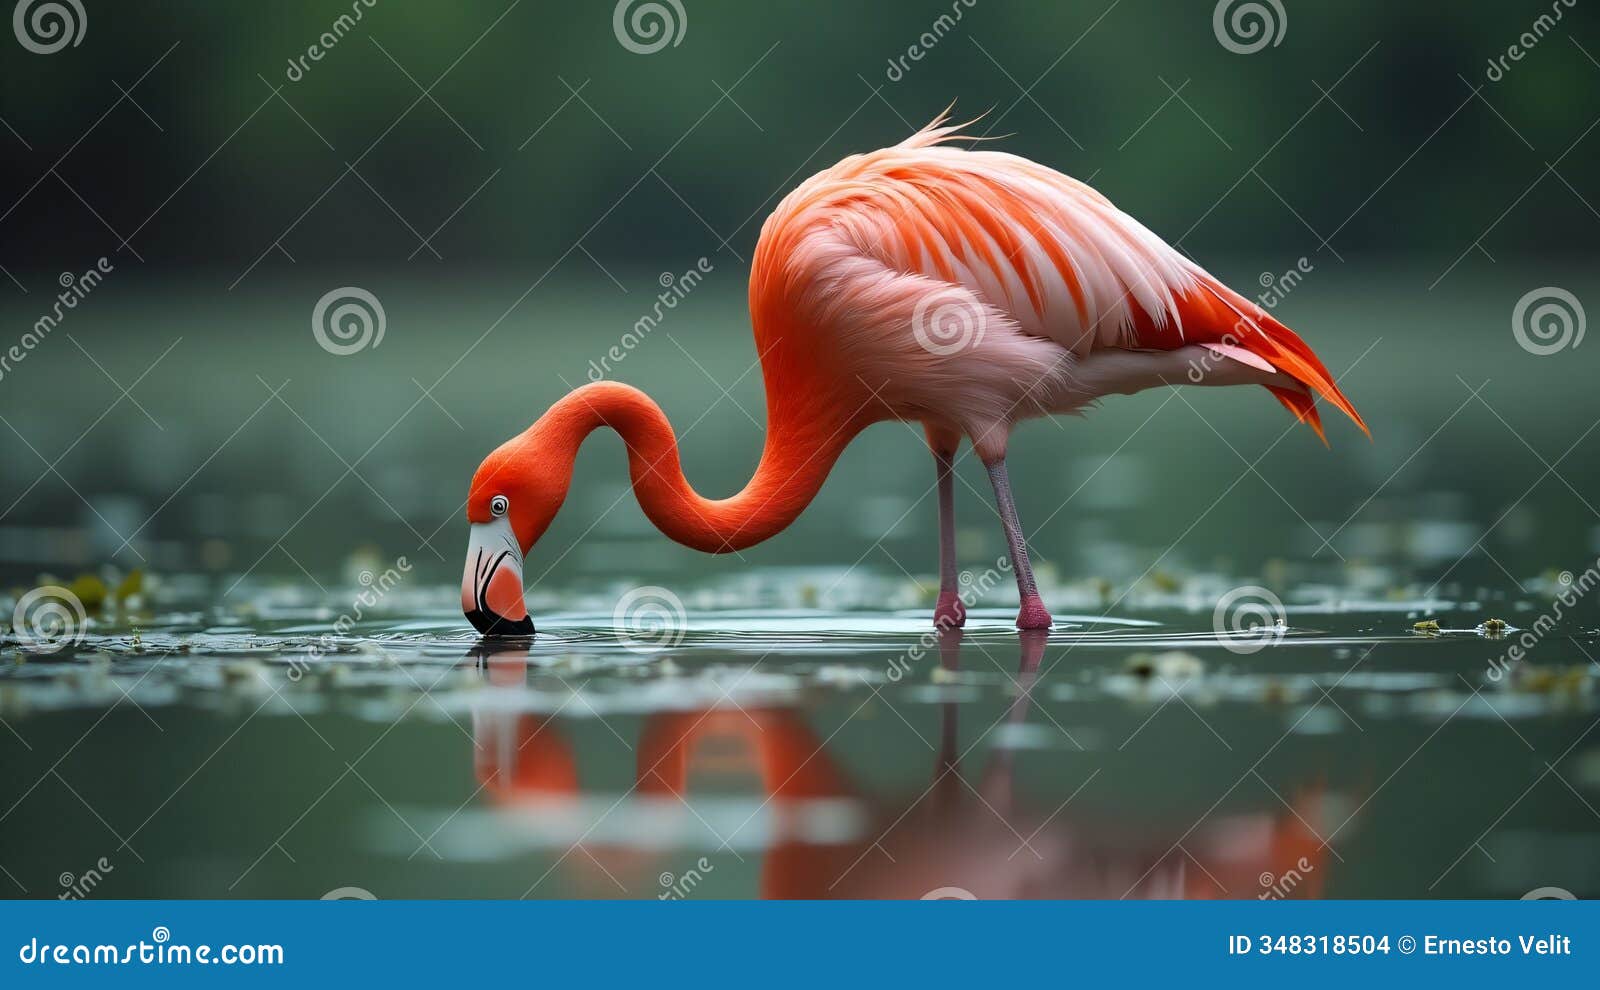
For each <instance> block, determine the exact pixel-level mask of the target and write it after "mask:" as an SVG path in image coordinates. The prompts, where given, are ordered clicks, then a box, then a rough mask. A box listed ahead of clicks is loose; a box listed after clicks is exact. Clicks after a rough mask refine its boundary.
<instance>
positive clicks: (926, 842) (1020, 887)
mask: <svg viewBox="0 0 1600 990" xmlns="http://www.w3.org/2000/svg"><path fill="white" fill-rule="evenodd" d="M962 636H963V634H962V631H961V630H960V629H949V630H945V631H942V632H941V633H940V638H939V662H940V664H941V666H943V667H944V668H945V669H947V670H949V671H952V672H953V671H957V670H959V669H960V667H961V648H962ZM1045 644H1046V634H1045V633H1043V632H1028V631H1025V632H1023V633H1021V643H1020V645H1021V650H1020V653H1021V661H1020V665H1019V672H1018V675H1017V678H1016V689H1017V691H1016V697H1015V699H1014V700H1013V701H1012V702H1011V704H1010V706H1009V707H1008V708H1007V710H1006V712H1005V714H1004V716H1003V718H1002V720H1001V722H998V723H996V726H999V725H1000V724H1006V725H1010V726H1017V727H1020V726H1023V725H1025V724H1026V723H1027V721H1028V715H1029V713H1030V711H1031V709H1032V706H1033V691H1034V688H1035V685H1036V682H1037V679H1038V670H1039V664H1040V661H1041V658H1042V656H1043V653H1044V648H1045ZM528 649H529V647H528V646H521V647H517V648H512V649H507V650H502V651H497V652H486V653H483V654H480V657H479V666H480V669H481V670H482V671H483V673H484V677H485V679H486V680H487V681H488V682H489V683H490V684H492V685H501V686H505V687H518V688H520V687H521V686H522V684H523V683H524V678H525V677H526V667H527V650H528ZM940 705H941V712H940V733H939V737H938V740H937V743H936V755H935V758H934V761H933V768H932V773H931V776H930V778H929V779H926V780H924V781H923V782H921V783H919V784H917V785H916V786H914V787H911V788H908V789H907V791H908V793H902V794H899V795H897V796H889V795H884V794H882V793H880V792H879V791H878V789H877V788H875V787H873V786H870V785H864V784H862V783H860V782H858V781H856V780H854V779H852V777H851V775H850V774H849V773H848V772H847V771H846V770H845V769H844V768H842V767H840V766H839V765H838V764H837V762H836V761H835V759H834V757H833V755H832V754H830V752H829V749H828V746H827V743H826V740H824V739H822V738H820V737H819V736H818V735H817V733H816V732H815V731H814V730H813V729H812V728H811V726H810V725H809V724H808V723H807V722H806V720H805V718H804V717H802V715H801V713H800V711H799V710H797V709H796V708H795V707H787V706H764V707H748V708H738V707H732V706H729V707H712V708H705V709H700V710H690V711H681V712H659V713H655V714H652V715H650V716H648V717H647V718H646V719H645V720H644V724H643V727H642V729H641V730H640V733H639V739H638V744H637V746H636V747H635V753H636V767H635V779H634V790H633V797H634V799H636V800H639V801H644V802H650V801H655V802H657V803H658V804H665V805H670V806H672V807H673V808H674V809H676V811H677V812H681V814H682V815H683V816H690V817H693V818H698V814H697V813H696V812H695V810H694V809H693V807H692V805H691V803H690V797H691V790H692V789H694V788H697V787H704V786H707V785H708V784H710V783H712V782H716V783H718V784H723V785H725V784H729V783H730V782H738V783H740V784H744V785H746V786H747V788H748V790H749V791H750V792H754V793H757V794H759V795H760V796H761V798H762V799H763V803H762V807H761V811H762V813H764V814H765V815H766V816H767V821H768V823H769V824H768V826H767V827H765V828H764V830H763V839H764V851H763V858H762V860H761V863H760V895H761V896H762V897H767V898H778V899H819V898H920V897H925V896H929V895H932V896H958V897H967V896H971V897H976V898H983V899H998V898H1036V897H1050V898H1123V897H1131V898H1222V897H1232V898H1248V897H1262V898H1266V897H1274V898H1276V897H1295V898H1303V897H1317V896H1320V895H1321V893H1322V891H1323V889H1324V887H1325V884H1326V881H1327V874H1328V872H1329V871H1330V865H1329V863H1328V850H1327V848H1326V846H1325V845H1324V844H1323V842H1322V841H1321V839H1320V838H1319V836H1318V834H1317V830H1316V829H1314V828H1313V826H1312V824H1311V823H1312V822H1316V821H1318V819H1319V818H1321V817H1322V806H1323V803H1324V801H1325V800H1326V797H1325V793H1324V788H1323V786H1322V785H1321V783H1320V782H1313V783H1310V784H1308V785H1306V786H1305V787H1303V788H1301V789H1300V790H1299V791H1297V792H1296V793H1295V794H1293V795H1289V796H1288V797H1289V801H1288V805H1279V807H1278V808H1277V810H1275V811H1265V812H1248V813H1242V814H1235V815H1232V816H1221V815H1214V816H1211V817H1208V818H1207V819H1205V820H1204V821H1203V822H1202V823H1201V825H1200V826H1199V827H1191V821H1189V820H1184V821H1168V822H1161V823H1151V824H1149V825H1141V824H1140V823H1130V822H1128V821H1126V820H1122V819H1114V818H1112V817H1110V816H1101V817H1098V818H1097V817H1096V816H1095V815H1094V814H1093V813H1090V812H1086V811H1081V810H1079V809H1080V808H1081V807H1083V806H1087V805H1088V804H1089V803H1090V802H1084V805H1083V806H1080V805H1077V804H1076V802H1075V801H1073V800H1072V799H1071V798H1069V799H1067V800H1066V801H1064V802H1060V803H1057V802H1054V801H1052V802H1047V803H1044V804H1039V803H1036V802H1030V801H1029V800H1028V799H1027V798H1026V797H1025V796H1024V794H1023V793H1022V792H1021V789H1019V788H1018V787H1017V784H1016V758H1017V757H1016V752H1017V751H1016V749H1015V748H1014V747H1010V746H990V747H988V754H987V756H986V758H985V760H984V762H983V764H982V765H981V766H980V767H978V768H977V770H976V772H968V771H967V770H966V769H965V768H964V766H963V764H964V762H965V757H966V755H967V752H969V751H970V750H971V749H975V748H977V747H975V746H970V745H969V749H968V750H966V751H964V750H963V749H962V747H961V744H960V739H959V734H958V722H959V715H960V712H959V709H960V705H959V703H957V702H955V701H944V702H941V703H940ZM473 726H474V735H475V737H476V741H477V744H478V745H477V753H476V756H475V769H476V772H477V777H478V780H479V782H480V783H481V784H482V785H483V790H484V792H485V794H486V795H487V796H488V799H489V800H490V801H492V802H494V803H495V804H497V805H501V806H515V807H518V808H522V809H526V808H529V807H532V808H534V809H536V810H538V809H543V810H544V811H546V812H548V813H558V811H557V809H559V808H561V807H563V806H566V807H575V806H576V805H577V803H578V799H579V797H580V793H581V792H580V784H579V776H578V773H577V769H576V761H575V759H574V756H573V752H572V748H571V745H570V743H569V742H568V741H567V739H566V738H565V736H564V735H563V733H562V731H561V727H560V725H559V723H558V721H557V720H555V719H553V718H544V717H540V716H534V715H529V714H525V713H524V714H515V713H509V712H501V711H491V710H485V711H481V712H478V713H477V714H475V716H474V719H473ZM991 728H992V727H991ZM989 734H990V733H988V732H985V733H984V735H985V736H988V735H989ZM1064 763H1066V764H1070V766H1064V767H1063V769H1062V775H1063V783H1064V784H1065V790H1064V791H1062V793H1063V794H1067V793H1070V794H1073V795H1074V797H1075V796H1076V791H1077V790H1081V789H1086V788H1087V786H1088V785H1089V783H1090V781H1091V780H1092V775H1091V774H1092V772H1091V771H1090V770H1089V769H1088V768H1087V767H1086V766H1085V765H1084V763H1085V761H1070V760H1068V761H1064ZM1074 775H1075V776H1074ZM819 808H826V809H831V810H832V811H834V812H837V810H838V809H840V808H852V809H855V810H856V812H857V813H856V814H854V815H853V816H851V817H850V820H851V821H852V823H853V825H852V827H851V828H850V829H849V830H847V831H841V829H839V828H837V827H835V828H831V829H830V828H825V827H824V828H819V827H817V822H818V820H819V816H818V814H817V812H818V809H819ZM702 824H704V822H703V820H702ZM641 838H643V837H641ZM729 838H730V839H731V838H732V837H731V836H730V837H729ZM575 848H577V847H575ZM582 853H583V855H570V856H568V857H567V860H568V862H570V863H573V864H577V868H578V869H579V870H580V872H585V873H592V872H595V871H598V872H603V873H604V874H606V876H607V877H608V878H609V879H608V880H606V882H605V883H604V884H602V885H601V886H599V887H598V888H597V889H598V892H599V893H600V894H602V895H603V896H619V895H620V893H621V892H622V891H626V892H629V893H633V894H637V893H640V892H643V891H653V890H654V887H655V883H654V880H653V876H654V871H655V870H656V869H657V868H658V867H660V866H663V865H671V863H672V862H676V861H677V860H679V859H681V858H682V853H681V851H680V852H678V853H676V854H663V853H662V851H661V850H660V848H659V843H654V842H644V841H640V842H636V843H633V844H627V843H619V842H616V841H611V842H601V841H595V842H584V843H582ZM722 853H723V854H724V855H726V854H727V850H726V849H724V850H722ZM713 854H714V855H715V852H713ZM589 879H590V880H593V879H594V878H593V877H592V876H591V877H589ZM613 883H614V884H615V886H612V884H613ZM607 887H610V890H609V891H607V889H606V888H607ZM618 888H621V890H619V889H618Z"/></svg>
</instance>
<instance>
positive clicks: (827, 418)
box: [461, 110, 1371, 635]
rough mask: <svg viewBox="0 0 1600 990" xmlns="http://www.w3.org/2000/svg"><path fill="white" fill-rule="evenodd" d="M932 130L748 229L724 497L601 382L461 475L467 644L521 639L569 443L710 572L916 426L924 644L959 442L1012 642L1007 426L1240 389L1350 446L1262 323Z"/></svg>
mask: <svg viewBox="0 0 1600 990" xmlns="http://www.w3.org/2000/svg"><path fill="white" fill-rule="evenodd" d="M949 120H950V112H949V110H946V111H945V112H944V113H942V114H940V115H939V116H938V117H936V118H935V119H934V120H933V121H932V122H931V123H929V124H928V125H927V126H926V127H923V128H922V129H921V130H919V131H917V132H916V133H914V134H912V135H911V136H910V137H908V138H906V139H905V140H904V141H901V142H900V143H899V144H897V145H894V146H893V147H889V148H883V149H881V150H879V151H874V152H871V153H868V154H857V155H851V156H849V157H848V158H845V159H844V160H843V161H841V162H839V163H838V164H837V165H834V166H833V167H831V168H829V169H826V170H825V171H822V172H819V173H818V174H816V175H814V176H812V177H811V178H809V179H807V180H806V181H805V182H803V183H801V184H800V185H799V186H798V187H797V188H796V189H794V190H793V191H792V192H790V193H789V194H788V196H786V197H785V198H784V199H783V201H782V202H781V203H779V205H778V207H777V209H776V210H774V211H773V213H772V215H771V216H770V217H768V218H767V220H766V222H765V223H764V224H763V225H762V228H761V235H760V238H759V240H758V243H757V244H756V250H755V256H754V259H753V261H752V265H751V272H750V288H749V305H750V316H751V321H752V324H753V327H754V335H755V343H756V353H757V355H758V357H759V360H760V362H761V371H762V379H763V382H764V384H765V387H766V397H767V398H766V404H767V433H766V439H765V443H764V445H763V447H762V452H761V460H760V463H759V464H758V465H757V467H756V470H755V475H754V476H753V477H752V478H751V479H750V481H749V483H747V484H746V485H745V486H744V488H743V489H741V490H740V491H739V492H738V493H737V494H735V495H732V496H729V497H727V498H721V499H712V498H706V497H705V496H703V495H701V494H699V493H698V492H696V491H695V490H694V488H693V487H692V486H691V485H690V484H689V482H688V481H687V480H685V478H684V476H683V470H682V467H681V465H680V464H679V459H678V442H677V438H676V437H675V435H674V433H673V430H672V426H671V424H670V423H669V422H668V421H667V417H666V415H665V414H664V413H662V411H661V409H660V407H659V406H657V405H656V403H655V402H653V401H652V400H651V399H650V397H649V396H647V395H645V394H644V393H643V392H641V391H639V390H638V389H636V388H633V387H631V386H628V385H624V384H621V383H619V382H615V381H598V382H592V383H590V384H586V385H584V386H582V387H580V388H577V389H574V390H573V391H572V392H570V393H569V394H567V395H566V396H565V397H564V398H562V399H560V400H559V401H557V402H556V403H555V404H554V405H553V406H551V407H550V409H549V411H547V412H546V413H545V414H544V415H543V416H541V417H539V419H538V421H536V422H535V423H534V424H533V425H532V426H530V427H529V428H528V429H527V430H525V431H524V432H522V433H521V434H518V435H517V436H515V437H513V438H511V439H510V440H508V441H507V442H506V443H504V444H502V445H501V446H500V447H499V448H497V449H496V450H494V451H493V452H492V453H490V454H489V456H488V457H486V458H485V459H484V460H483V462H482V464H481V465H480V466H479V467H478V470H477V472H476V474H474V476H473V479H472V487H471V490H470V493H469V496H468V499H467V503H466V514H467V521H468V523H470V524H471V536H470V542H469V544H468V553H467V563H466V568H465V571H464V574H463V577H462V586H461V604H462V609H463V611H464V612H465V613H466V615H467V618H468V619H469V620H470V621H471V623H472V624H473V626H475V627H476V628H477V629H478V631H479V632H481V633H483V634H485V635H501V634H508V635H529V634H532V633H533V631H534V626H533V622H532V620H531V619H530V618H529V617H528V613H527V607H526V604H525V602H524V600H523V588H522V564H523V562H524V559H525V557H526V556H527V554H528V552H529V551H530V550H531V549H532V548H533V545H534V543H535V542H537V541H538V539H539V537H540V536H541V535H543V533H544V532H545V530H546V528H547V527H548V526H549V525H550V521H551V519H552V518H553V517H554V516H555V514H556V511H557V510H558V509H559V508H560V507H561V504H562V502H563V501H564V500H565V498H566V495H567V490H568V487H569V485H570V483H571V480H572V465H573V460H574V458H575V457H576V456H577V453H578V447H579V445H580V444H581V443H582V442H583V440H584V438H585V437H586V436H587V435H588V434H589V433H591V432H592V431H594V430H596V429H598V428H600V427H602V426H606V427H610V428H611V429H613V430H615V431H616V432H617V433H619V434H620V435H621V436H622V439H623V441H624V442H625V443H626V445H627V451H628V469H629V475H630V477H631V478H632V486H633V491H634V494H635V496H636V497H637V498H638V500H639V505H640V507H641V508H642V509H643V510H644V513H645V515H646V516H647V517H648V518H649V519H650V521H651V522H652V523H654V524H655V525H656V527H658V528H659V529H660V530H661V531H662V532H663V533H665V534H666V535H667V536H668V537H670V538H671V539H673V540H676V541H677V542H679V543H682V544H685V545H686V546H690V547H693V548H695V549H697V550H702V551H705V552H708V553H727V552H731V551H737V550H742V549H744V548H745V547H748V546H751V545H752V544H756V543H760V542H762V541H763V540H767V539H770V538H771V537H773V536H774V535H776V534H778V533H779V532H781V531H783V529H784V528H785V527H787V526H788V525H789V524H790V523H792V522H794V520H795V519H796V517H798V516H799V515H800V513H801V512H802V511H803V510H804V509H805V507H806V506H807V505H808V504H809V503H810V502H811V500H812V499H813V498H814V497H815V496H816V494H817V492H818V490H819V489H820V488H821V486H822V484H823V481H824V480H825V479H826V478H827V476H828V472H829V470H830V469H831V468H832V467H833V465H834V463H835V462H836V461H837V460H838V458H839V456H840V454H841V453H842V452H843V451H844V449H845V447H846V446H847V445H848V444H849V443H850V442H851V441H852V440H853V439H854V438H855V437H856V436H857V435H858V434H860V433H861V432H862V431H863V430H864V429H866V428H867V427H868V426H870V425H872V424H874V423H878V422H883V421H886V420H899V421H905V422H920V423H921V424H922V426H923V431H924V433H925V434H926V439H927V444H928V447H929V449H930V450H931V451H932V455H933V460H934V467H935V483H936V486H937V488H938V505H939V539H938V542H939V596H938V599H937V602H936V604H935V607H934V622H935V624H936V625H937V626H940V627H946V628H948V627H957V626H961V625H962V624H963V623H964V621H965V618H966V608H965V603H964V602H963V601H962V599H961V597H960V595H959V593H958V590H959V586H958V582H957V577H956V574H957V563H956V556H955V512H954V492H953V484H952V473H951V472H952V469H953V467H954V465H955V461H956V454H957V451H958V447H959V444H960V442H961V439H962V438H963V437H965V438H967V439H968V440H969V441H970V442H971V444H972V448H973V451H974V452H975V453H976V454H977V456H978V457H979V459H980V460H981V461H982V462H983V464H984V466H985V468H986V469H987V470H988V473H989V479H990V481H991V483H992V485H993V487H994V494H995V500H996V503H997V506H998V509H999V517H1000V522H1001V526H1002V528H1003V529H1004V532H1005V539H1006V543H1007V546H1008V548H1009V554H1010V561H1011V565H1012V571H1013V573H1014V576H1015V578H1016V582H1017V591H1018V595H1019V598H1020V602H1021V607H1020V609H1019V611H1018V614H1017V626H1018V628H1021V629H1043V628H1048V627H1049V626H1050V624H1051V620H1050V613H1049V611H1048V610H1047V609H1046V607H1045V605H1044V602H1043V601H1042V600H1041V599H1040V596H1039V590H1038V584H1037V582H1036V581H1035V580H1034V576H1033V569H1032V566H1031V564H1030V562H1029V559H1028V548H1027V541H1026V539H1025V538H1024V534H1023V528H1022V524H1021V522H1020V521H1019V519H1018V517H1017V508H1016V504H1015V499H1014V498H1013V495H1012V486H1011V480H1010V477H1009V475H1008V474H1007V470H1006V446H1007V442H1008V439H1009V437H1010V435H1011V431H1012V430H1013V428H1015V427H1016V425H1017V424H1018V423H1020V422H1022V421H1024V420H1027V419H1030V418H1035V417H1040V416H1047V415H1053V414H1058V413H1073V412H1080V411H1082V410H1083V409H1084V408H1085V407H1087V406H1090V405H1092V404H1093V403H1095V402H1096V401H1097V400H1098V399H1100V398H1101V397H1102V396H1106V395H1112V394H1132V393H1135V392H1139V391H1142V390H1144V389H1148V388H1154V387H1158V386H1169V385H1180V384H1196V385H1212V386H1215V385H1263V386H1265V387H1266V388H1267V389H1268V390H1270V391H1271V393H1272V395H1273V396H1274V397H1275V398H1276V399H1277V400H1278V401H1279V402H1280V403H1282V404H1283V405H1284V406H1285V407H1287V408H1288V409H1289V411H1290V412H1292V413H1293V414H1294V415H1295V417H1296V418H1297V419H1298V420H1299V421H1300V422H1303V423H1306V424H1308V425H1309V426H1310V427H1311V428H1312V429H1313V430H1315V431H1316V433H1317V436H1318V437H1319V438H1321V439H1322V441H1323V443H1324V444H1326V443H1327V438H1326V436H1325V435H1324V433H1323V429H1322V424H1321V419H1320V417H1319V413H1318V409H1317V405H1316V399H1317V397H1319V396H1320V397H1321V398H1322V399H1324V400H1326V401H1327V402H1329V403H1331V404H1332V405H1333V406H1334V407H1335V408H1337V409H1338V410H1340V411H1341V412H1343V413H1344V414H1345V415H1347V416H1349V417H1350V418H1351V420H1353V421H1354V422H1355V423H1356V425H1357V426H1359V427H1360V428H1361V429H1362V430H1363V431H1364V432H1367V434H1368V436H1369V437H1370V435H1371V433H1370V431H1368V430H1367V426H1366V424H1365V423H1364V422H1363V421H1362V419H1361V416H1360V415H1359V414H1358V413H1357V412H1356V410H1355V407H1354V406H1353V405H1351V403H1350V401H1349V400H1348V399H1346V398H1345V396H1344V394H1343V393H1342V392H1341V391H1340V390H1339V386H1338V384H1337V383H1336V382H1335V381H1334V379H1333V377H1332V376H1331V375H1330V374H1329V373H1328V370H1327V368H1326V367H1324V366H1323V363H1322V362H1321V361H1320V360H1319V359H1318V358H1317V356H1316V354H1315V353H1313V352H1312V350H1311V348H1310V347H1309V346H1307V345H1306V343H1305V342H1304V341H1302V340H1301V339H1300V337H1299V336H1298V335H1296V334H1295V333H1294V331H1292V330H1290V329H1289V328H1288V327H1286V326H1284V325H1283V324H1282V323H1280V322H1278V321H1277V320H1276V319H1274V318H1273V317H1272V315H1271V314H1269V313H1268V312H1267V311H1266V310H1265V309H1264V308H1262V307H1261V306H1259V305H1257V304H1256V303H1255V302H1253V301H1252V300H1250V299H1248V298H1246V297H1245V296H1243V295H1241V294H1239V293H1237V292H1235V291H1233V290H1232V289H1229V288H1228V287H1226V286H1225V285H1223V284H1222V283H1221V282H1220V281H1219V280H1217V279H1216V278H1215V277H1213V276H1212V275H1210V274H1209V273H1208V272H1206V271H1205V270H1204V269H1202V268H1201V267H1200V266H1199V265H1198V264H1196V263H1195V262H1193V261H1191V260H1190V259H1189V258H1188V257H1186V256H1185V255H1183V254H1182V253H1180V252H1179V251H1177V250H1176V249H1175V248H1173V247H1171V246H1170V245H1168V244H1167V243H1166V242H1165V241H1163V240H1162V239H1161V238H1159V237H1158V236H1156V235H1155V234H1154V233H1152V232H1151V231H1150V230H1148V229H1147V228H1146V227H1144V226H1143V225H1142V224H1140V223H1139V222H1138V221H1137V220H1134V219H1133V218H1132V217H1130V216H1129V215H1128V214H1126V213H1123V212H1122V211H1121V210H1119V209H1117V208H1116V207H1115V206H1113V205H1112V204H1111V202H1110V201H1109V200H1107V199H1106V198H1105V197H1104V196H1102V195H1101V194H1100V193H1098V192H1096V191H1095V190H1094V189H1092V188H1090V187H1089V186H1088V185H1086V184H1084V183H1082V182H1079V181H1077V180H1075V179H1072V178H1069V177H1068V176H1066V175H1063V174H1062V173H1060V172H1057V171H1055V170H1053V169H1050V168H1047V167H1045V166H1043V165H1039V164H1036V163H1034V162H1032V161H1029V160H1027V159H1025V158H1021V157H1018V156H1016V155H1011V154H1006V153H1003V152H999V151H991V150H976V149H974V148H973V147H971V145H970V143H971V142H975V141H977V140H979V138H976V137H973V136H972V135H970V134H968V133H966V132H965V131H966V128H969V127H970V126H971V124H972V123H973V122H972V121H969V122H967V123H965V124H951V123H950V122H949ZM963 141H964V142H968V144H967V145H966V146H963V145H962V144H960V142H963Z"/></svg>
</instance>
